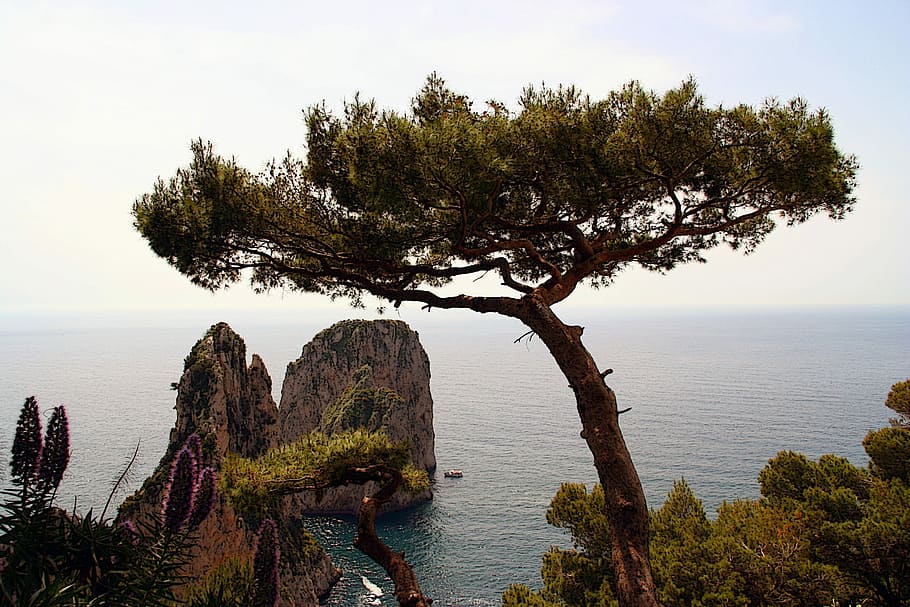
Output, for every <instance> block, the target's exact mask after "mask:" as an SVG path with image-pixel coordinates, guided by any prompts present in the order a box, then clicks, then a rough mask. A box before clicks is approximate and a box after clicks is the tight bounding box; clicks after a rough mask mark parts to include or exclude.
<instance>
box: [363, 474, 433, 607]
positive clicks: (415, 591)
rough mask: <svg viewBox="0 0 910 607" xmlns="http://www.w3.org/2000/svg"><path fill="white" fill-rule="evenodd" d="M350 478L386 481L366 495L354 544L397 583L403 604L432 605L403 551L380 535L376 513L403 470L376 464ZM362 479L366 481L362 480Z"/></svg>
mask: <svg viewBox="0 0 910 607" xmlns="http://www.w3.org/2000/svg"><path fill="white" fill-rule="evenodd" d="M348 476H349V477H355V478H361V477H366V478H370V479H371V480H372V479H373V478H375V480H379V481H380V482H382V483H383V485H382V486H381V487H380V489H379V491H377V492H376V493H375V494H374V495H371V496H370V495H368V496H365V497H364V498H363V501H362V502H361V504H360V509H359V510H358V512H357V537H355V538H354V546H356V547H357V548H358V549H359V550H360V551H361V552H363V553H364V554H366V555H367V556H368V557H370V558H371V559H373V561H374V562H376V563H377V564H379V565H380V566H381V567H382V568H383V569H385V571H386V573H388V574H389V577H390V578H392V581H393V582H394V583H395V598H396V599H397V600H398V605H399V607H430V604H431V603H432V602H433V600H432V599H430V598H428V597H426V596H424V594H423V592H422V591H421V590H420V583H419V582H418V581H417V576H416V575H415V574H414V569H413V568H412V567H411V564H410V563H408V562H407V561H406V560H405V558H404V553H403V552H394V551H392V549H391V548H389V547H388V546H387V545H386V544H385V542H383V541H382V540H381V539H380V538H379V536H378V535H377V534H376V515H377V514H378V513H379V508H380V507H381V506H382V505H383V504H385V503H386V502H388V501H389V500H390V499H391V498H392V496H393V495H394V494H395V492H396V491H397V490H398V488H399V487H400V486H401V484H402V482H403V479H402V477H401V472H399V471H398V470H395V469H394V468H390V467H388V466H372V467H370V468H367V469H356V470H350V471H348ZM361 482H362V481H361Z"/></svg>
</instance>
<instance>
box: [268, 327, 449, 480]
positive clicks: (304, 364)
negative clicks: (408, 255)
mask: <svg viewBox="0 0 910 607" xmlns="http://www.w3.org/2000/svg"><path fill="white" fill-rule="evenodd" d="M363 367H368V368H369V369H370V374H371V377H372V379H371V382H372V386H373V387H376V388H384V389H388V390H390V391H392V392H394V393H395V394H396V395H397V396H398V397H399V398H398V399H391V400H392V401H393V402H390V403H388V405H389V408H388V411H387V412H386V413H384V415H383V419H382V426H383V427H384V428H385V429H386V433H387V434H388V436H389V438H390V439H392V440H403V439H408V440H410V441H411V445H412V457H413V460H414V465H415V466H416V467H418V468H423V469H424V470H427V471H432V470H434V469H435V468H436V454H435V451H434V442H435V434H434V432H433V398H432V396H431V395H430V361H429V358H427V353H426V351H424V349H423V346H422V345H421V344H420V340H419V338H418V335H417V333H416V332H415V331H413V330H412V329H411V328H410V327H408V325H407V324H406V323H404V322H402V321H399V320H376V321H367V320H346V321H343V322H339V323H336V324H334V325H332V326H331V327H329V328H328V329H326V330H324V331H322V332H321V333H319V334H318V335H316V337H314V338H313V339H312V341H310V343H308V344H307V345H306V346H304V348H303V352H302V354H301V355H300V358H298V359H297V360H296V361H294V362H292V363H290V364H289V365H288V369H287V374H286V375H285V378H284V384H283V385H282V388H281V407H280V409H279V410H280V417H281V439H282V442H289V441H293V440H294V439H296V438H297V437H299V436H300V435H301V434H304V433H306V432H311V431H313V430H318V429H324V430H331V429H330V428H323V427H322V423H323V417H324V415H325V414H326V410H327V409H330V408H331V406H332V405H333V404H335V403H336V402H337V401H338V399H339V398H340V397H341V396H343V394H344V392H345V390H347V389H348V388H350V387H351V386H352V384H354V383H356V382H357V381H358V378H357V377H355V374H357V373H358V371H360V370H361V369H362V368H363ZM361 379H362V378H361ZM329 415H331V411H329ZM326 421H331V420H330V419H328V418H327V419H326ZM368 429H378V426H377V428H368Z"/></svg>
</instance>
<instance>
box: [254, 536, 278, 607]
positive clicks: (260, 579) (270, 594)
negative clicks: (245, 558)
mask: <svg viewBox="0 0 910 607" xmlns="http://www.w3.org/2000/svg"><path fill="white" fill-rule="evenodd" d="M279 557H280V554H279V550H278V527H277V526H276V525H275V521H273V520H272V519H270V518H267V519H265V520H264V521H262V525H260V527H259V534H258V538H257V540H256V552H255V554H254V555H253V581H254V582H255V585H256V591H255V594H254V595H253V606H254V607H275V605H277V604H278V561H279Z"/></svg>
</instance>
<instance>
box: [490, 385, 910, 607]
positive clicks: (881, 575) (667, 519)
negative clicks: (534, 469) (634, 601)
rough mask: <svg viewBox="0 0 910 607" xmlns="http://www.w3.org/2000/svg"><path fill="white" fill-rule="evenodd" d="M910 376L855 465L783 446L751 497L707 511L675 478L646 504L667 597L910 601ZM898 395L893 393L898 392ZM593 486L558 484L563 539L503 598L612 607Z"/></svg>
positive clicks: (754, 603) (756, 603) (789, 605)
mask: <svg viewBox="0 0 910 607" xmlns="http://www.w3.org/2000/svg"><path fill="white" fill-rule="evenodd" d="M908 396H910V380H908V381H904V382H900V383H897V384H895V385H894V386H893V387H892V389H891V392H890V393H889V395H888V399H887V400H886V405H887V406H889V407H890V408H892V409H894V410H895V411H897V412H898V414H899V415H901V416H902V417H901V418H898V420H892V426H891V427H887V428H882V429H880V430H874V431H871V432H869V434H868V435H867V436H866V437H865V439H864V440H863V446H864V447H865V449H866V453H867V454H868V455H869V465H868V466H867V467H865V468H860V467H857V466H854V465H853V464H851V463H850V462H849V461H847V460H846V459H845V458H842V457H837V456H834V455H824V456H822V457H821V458H819V459H818V461H812V460H810V459H809V458H807V457H806V456H805V455H802V454H799V453H794V452H792V451H783V452H781V453H779V454H778V455H777V456H776V457H774V458H773V459H771V460H770V461H769V462H768V465H767V466H766V467H765V468H764V469H763V470H762V471H761V472H760V473H759V477H758V480H759V483H760V486H761V494H762V497H761V499H759V500H741V501H735V502H729V503H728V502H725V503H724V504H723V505H721V507H720V508H719V509H718V513H717V518H716V519H715V520H713V521H712V520H711V519H709V518H708V516H707V515H706V513H705V510H704V507H703V506H702V503H701V501H700V500H698V498H697V497H696V496H695V494H694V492H693V491H692V489H691V488H690V487H689V485H688V484H687V483H686V482H685V480H680V481H678V482H676V483H675V484H674V486H673V489H672V490H671V491H670V493H669V495H668V497H667V501H666V502H665V503H664V505H663V506H662V507H660V508H659V509H656V510H651V513H650V519H651V521H650V529H651V532H650V551H651V559H652V566H653V569H654V577H655V581H656V583H657V587H658V594H659V597H660V600H661V601H662V602H663V604H664V605H666V606H667V607H676V606H678V607H733V606H735V607H762V606H768V607H771V606H774V607H778V606H780V607H800V606H803V605H817V606H819V607H821V606H835V607H847V606H854V605H862V606H863V607H877V606H881V607H907V606H908V605H910V426H908V424H907V423H906V421H907V415H906V414H907V409H906V408H904V409H901V408H900V407H901V405H902V404H903V405H905V406H906V405H908V404H910V399H908V398H907V397H908ZM902 397H903V398H904V400H901V398H902ZM603 499H604V498H603V490H602V489H601V487H600V486H599V485H595V486H594V488H593V489H592V490H591V491H587V489H586V488H585V486H584V485H579V484H565V485H563V486H562V487H561V488H560V489H559V491H558V492H557V493H556V495H555V497H554V498H553V500H552V502H551V504H550V508H549V509H548V511H547V521H548V522H549V523H550V524H552V525H554V526H557V527H561V528H564V529H566V530H567V531H568V532H570V533H571V535H572V538H573V543H574V547H573V548H572V549H568V550H564V549H560V548H555V547H554V548H551V549H550V551H549V552H547V553H546V554H545V555H544V559H543V567H542V569H541V576H542V578H543V584H544V587H543V588H542V589H541V590H540V591H532V590H530V589H529V588H527V587H525V586H513V587H511V588H509V590H508V591H507V592H506V593H505V594H504V595H503V606H504V607H555V606H571V607H614V606H616V605H618V602H617V600H616V596H615V590H614V584H615V572H614V571H613V567H612V564H611V559H610V543H609V540H608V538H609V523H608V522H607V520H606V517H605V516H603V514H602V512H603V509H602V505H601V502H602V501H603Z"/></svg>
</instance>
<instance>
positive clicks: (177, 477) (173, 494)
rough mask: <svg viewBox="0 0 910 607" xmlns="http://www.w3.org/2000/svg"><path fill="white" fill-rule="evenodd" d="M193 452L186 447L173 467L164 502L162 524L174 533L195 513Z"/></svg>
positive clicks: (194, 463) (178, 454) (194, 464)
mask: <svg viewBox="0 0 910 607" xmlns="http://www.w3.org/2000/svg"><path fill="white" fill-rule="evenodd" d="M194 460H195V456H194V455H193V453H192V451H190V450H189V449H187V448H186V447H185V446H184V447H183V449H181V450H180V452H179V453H177V457H176V459H174V463H173V464H172V465H171V476H170V479H169V480H168V484H167V488H166V489H165V491H164V499H163V500H162V522H163V523H164V527H165V528H166V529H168V530H169V531H170V532H172V533H178V532H180V530H182V529H183V528H184V527H185V526H186V523H187V521H188V520H189V518H190V513H191V512H192V511H193V501H194V500H195V498H196V462H195V461H194Z"/></svg>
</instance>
